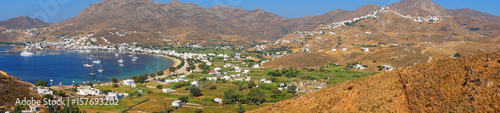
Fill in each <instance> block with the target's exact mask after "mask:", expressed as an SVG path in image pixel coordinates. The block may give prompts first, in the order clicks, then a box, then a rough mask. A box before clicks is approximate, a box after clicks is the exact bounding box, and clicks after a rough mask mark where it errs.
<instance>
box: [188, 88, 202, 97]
mask: <svg viewBox="0 0 500 113" xmlns="http://www.w3.org/2000/svg"><path fill="white" fill-rule="evenodd" d="M189 93H191V95H192V96H195V97H197V96H201V95H202V94H201V90H200V88H198V87H196V86H191V87H189Z"/></svg>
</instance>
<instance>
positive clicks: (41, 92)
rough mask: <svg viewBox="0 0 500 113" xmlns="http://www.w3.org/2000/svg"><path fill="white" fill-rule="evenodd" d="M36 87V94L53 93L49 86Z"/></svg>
mask: <svg viewBox="0 0 500 113" xmlns="http://www.w3.org/2000/svg"><path fill="white" fill-rule="evenodd" d="M37 89H38V94H40V95H45V94H49V95H52V94H54V92H53V91H51V90H50V88H41V87H38V88H37Z"/></svg>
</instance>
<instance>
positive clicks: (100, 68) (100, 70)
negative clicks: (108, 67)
mask: <svg viewBox="0 0 500 113" xmlns="http://www.w3.org/2000/svg"><path fill="white" fill-rule="evenodd" d="M97 71H98V72H99V73H102V72H103V71H104V69H103V67H102V64H99V68H98V69H97Z"/></svg>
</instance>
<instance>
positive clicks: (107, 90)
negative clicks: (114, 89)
mask: <svg viewBox="0 0 500 113" xmlns="http://www.w3.org/2000/svg"><path fill="white" fill-rule="evenodd" d="M109 92H111V90H110V89H103V90H102V93H104V94H108V93H109Z"/></svg>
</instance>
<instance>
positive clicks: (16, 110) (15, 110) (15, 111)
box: [14, 105, 24, 113]
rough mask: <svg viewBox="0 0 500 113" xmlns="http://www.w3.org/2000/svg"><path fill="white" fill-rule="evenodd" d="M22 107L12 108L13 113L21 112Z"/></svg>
mask: <svg viewBox="0 0 500 113" xmlns="http://www.w3.org/2000/svg"><path fill="white" fill-rule="evenodd" d="M23 109H24V108H23V106H22V105H16V106H14V113H21V111H22V110H23Z"/></svg>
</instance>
